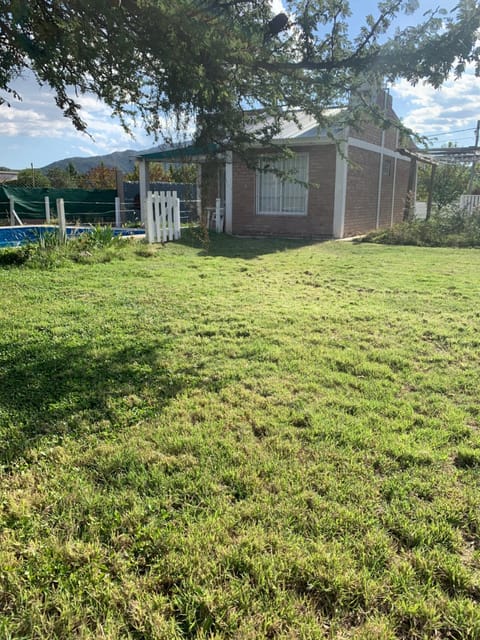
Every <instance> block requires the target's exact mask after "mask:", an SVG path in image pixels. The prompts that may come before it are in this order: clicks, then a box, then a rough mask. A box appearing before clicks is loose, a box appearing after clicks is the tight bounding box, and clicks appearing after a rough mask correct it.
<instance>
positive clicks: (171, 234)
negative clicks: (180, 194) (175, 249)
mask: <svg viewBox="0 0 480 640" xmlns="http://www.w3.org/2000/svg"><path fill="white" fill-rule="evenodd" d="M145 211H146V216H145V238H146V240H147V242H150V243H152V242H167V241H172V240H179V238H180V199H179V198H177V192H176V191H154V192H153V193H152V192H151V191H148V193H147V198H146V207H145Z"/></svg>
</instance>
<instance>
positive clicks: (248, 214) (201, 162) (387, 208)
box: [138, 91, 411, 238]
mask: <svg viewBox="0 0 480 640" xmlns="http://www.w3.org/2000/svg"><path fill="white" fill-rule="evenodd" d="M375 99H376V100H377V101H378V103H379V104H380V102H381V103H382V105H384V106H385V110H386V115H387V117H389V118H390V119H392V120H393V121H395V119H396V118H397V116H396V115H395V113H394V111H393V109H392V100H391V97H390V96H389V95H388V94H386V93H385V92H384V91H381V92H379V93H378V94H377V95H376V96H375ZM341 115H342V111H340V110H337V111H336V112H334V113H332V117H331V122H332V126H331V132H332V131H333V133H334V134H335V137H336V139H340V140H342V141H343V142H342V147H341V152H340V150H339V149H337V146H336V145H335V144H334V143H333V142H332V139H331V137H329V136H328V133H329V132H328V131H327V130H325V129H323V130H320V129H319V127H318V125H317V123H316V122H315V121H314V120H313V119H312V118H311V117H310V116H307V115H305V114H303V115H302V114H298V120H299V123H298V124H295V123H293V122H286V123H285V126H284V128H283V129H282V131H281V132H280V134H279V136H278V138H276V140H277V141H278V142H279V143H280V142H281V143H283V144H286V145H287V146H288V147H289V148H290V149H291V150H292V152H293V155H292V157H290V158H286V159H285V158H282V159H279V160H278V161H275V163H274V164H275V165H276V168H277V169H280V170H283V171H288V172H293V173H295V175H296V176H297V178H298V180H299V181H302V182H304V183H309V186H308V187H306V186H304V185H303V184H301V183H300V182H293V181H282V180H281V179H280V178H279V177H278V175H276V174H274V173H269V172H265V171H261V170H255V169H251V168H248V167H247V166H246V165H245V164H244V163H243V162H242V161H241V160H240V159H239V158H238V157H236V156H235V155H232V154H231V153H227V154H224V155H222V156H219V157H218V158H217V160H215V161H211V160H210V161H208V162H206V161H205V160H206V158H204V157H203V156H202V155H201V152H200V150H197V149H195V148H194V147H184V148H183V149H171V150H167V151H162V152H160V153H156V154H155V153H154V154H144V155H141V156H139V157H138V159H139V161H140V173H141V174H143V176H144V180H143V181H144V183H146V167H147V166H148V162H149V161H175V160H177V161H178V160H179V159H180V158H182V160H183V161H190V162H192V161H193V162H198V166H199V174H198V175H199V177H198V187H199V188H200V191H201V202H202V207H203V209H204V210H205V209H207V210H208V209H210V210H211V209H212V208H213V207H214V206H215V200H216V199H217V198H219V199H220V203H221V207H222V210H223V211H224V214H225V222H224V229H225V231H226V232H227V233H231V234H234V235H247V236H265V235H269V236H285V237H312V238H344V237H350V236H355V235H360V234H363V233H367V232H368V231H371V230H373V229H378V228H381V227H389V226H391V225H392V224H394V223H396V222H400V221H401V220H402V218H403V212H404V208H405V200H406V196H407V192H408V184H409V174H410V164H411V161H410V158H408V157H406V156H404V155H402V154H400V153H399V152H398V151H397V149H398V147H399V139H398V136H399V132H398V130H397V129H396V128H395V127H393V126H392V127H391V128H389V129H387V130H382V129H381V128H380V127H379V126H376V125H374V124H372V123H369V122H366V123H365V124H363V125H362V126H361V127H358V128H356V129H355V130H354V129H353V128H351V127H350V128H349V127H344V126H342V124H341ZM259 155H260V156H261V155H262V151H261V149H259ZM261 162H262V160H261V158H260V160H259V165H261ZM142 165H143V166H142ZM269 166H272V163H271V162H270V165H269ZM141 182H142V180H141ZM144 193H146V187H145V186H144ZM141 195H142V193H141ZM197 197H198V196H197Z"/></svg>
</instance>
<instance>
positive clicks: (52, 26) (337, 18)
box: [0, 0, 480, 150]
mask: <svg viewBox="0 0 480 640" xmlns="http://www.w3.org/2000/svg"><path fill="white" fill-rule="evenodd" d="M284 5H285V10H286V14H287V17H288V25H287V26H286V28H284V29H283V30H281V31H280V32H279V33H278V34H276V35H275V34H272V32H271V29H272V26H271V25H272V23H270V26H269V22H270V21H271V20H272V18H273V14H272V11H271V5H270V3H269V1H268V0H218V1H215V0H115V2H112V1H111V0H95V1H94V2H93V1H91V2H89V1H85V0H63V1H62V2H57V1H56V0H30V1H29V2H23V1H22V0H0V52H1V59H0V91H1V92H3V94H2V93H0V104H1V103H4V104H5V103H8V102H9V100H10V99H11V98H12V97H14V98H15V97H17V96H16V95H14V92H13V90H12V81H14V79H15V78H16V76H17V75H18V74H19V73H21V72H22V70H23V69H25V68H29V69H31V70H32V71H33V73H34V74H35V76H36V78H37V80H38V81H39V82H41V83H45V84H47V85H49V86H51V87H52V88H53V90H54V92H55V99H56V102H57V104H58V106H59V107H60V108H61V109H62V110H63V112H64V114H65V116H67V117H69V118H70V119H71V120H72V122H73V124H74V125H75V127H76V128H77V129H80V130H85V129H86V124H85V122H84V121H83V120H82V117H81V110H80V108H79V104H78V102H77V100H76V98H75V92H76V93H77V95H78V94H79V93H80V94H81V93H85V92H91V93H93V94H95V95H96V96H98V97H99V98H100V99H102V100H104V101H105V102H106V103H107V104H108V105H109V106H110V107H111V108H112V112H113V113H114V114H116V115H117V116H120V118H121V119H122V122H123V124H124V126H125V127H126V128H127V129H128V126H129V124H128V123H129V122H130V118H131V117H132V116H134V117H136V118H137V120H138V119H139V120H141V121H142V122H143V124H144V126H145V128H146V130H147V131H148V132H150V133H152V132H153V133H155V134H159V135H162V133H164V131H165V117H167V118H170V119H171V118H172V117H174V119H175V122H176V124H177V126H178V128H179V129H182V128H186V127H192V126H194V127H195V131H196V138H197V140H196V141H197V143H203V144H205V143H211V142H216V143H219V144H221V145H222V146H224V147H226V148H234V149H237V150H245V149H247V148H248V147H249V146H251V145H252V143H255V142H260V143H262V144H268V142H269V141H271V139H272V138H273V137H274V136H275V135H276V134H277V133H278V131H279V128H280V124H281V121H282V120H283V119H284V118H285V117H288V118H295V113H294V112H295V110H297V109H302V110H303V111H305V112H307V113H309V114H311V115H313V116H315V117H316V118H317V120H318V122H319V124H320V125H321V126H325V125H326V124H327V116H326V113H325V109H326V107H331V106H332V105H341V104H345V101H346V100H347V99H349V100H350V102H349V110H348V116H347V119H348V120H349V121H350V122H351V123H355V122H358V120H359V117H360V114H361V112H364V111H365V110H366V109H367V110H370V112H371V115H373V116H375V117H378V118H384V114H383V113H382V110H381V109H380V108H378V107H376V106H372V105H371V104H368V101H367V100H365V97H364V94H363V93H362V89H364V87H365V81H366V79H367V81H368V82H369V83H370V84H372V83H374V82H376V81H383V80H384V79H385V78H386V79H387V80H390V81H394V80H395V79H398V78H406V79H407V80H408V81H409V82H412V83H417V82H419V81H426V82H428V83H430V84H431V85H433V86H435V87H438V86H440V85H441V84H442V82H443V81H444V80H445V78H446V77H447V75H448V74H450V73H451V72H453V73H454V74H456V75H457V76H459V75H461V74H462V73H463V72H464V71H465V68H466V65H467V64H469V63H472V62H474V63H475V64H477V65H478V62H479V47H478V46H477V43H476V38H477V30H478V28H479V24H480V9H479V6H478V4H477V2H474V1H473V0H460V2H459V4H458V6H457V8H456V10H455V11H454V13H453V14H447V13H445V12H442V11H440V10H437V11H435V12H429V13H427V14H425V15H424V17H423V18H424V19H423V22H422V23H421V24H418V25H417V26H415V27H408V28H406V29H403V30H396V31H393V33H392V29H393V28H394V24H395V18H396V17H398V15H399V13H401V12H407V13H408V12H411V11H413V10H414V9H415V8H417V6H418V3H417V2H415V0H384V1H381V2H379V4H378V12H377V15H376V16H373V15H370V16H366V18H365V20H364V26H363V27H362V28H361V29H360V30H359V31H358V32H357V33H351V32H350V28H349V16H350V8H349V3H348V2H347V1H346V0H285V1H284ZM283 22H285V20H283ZM283 26H284V27H285V25H283ZM72 88H73V91H72ZM72 96H73V97H72ZM252 108H255V109H257V110H256V111H255V112H253V113H252V112H251V111H249V113H248V114H247V113H246V112H247V110H250V109H252ZM286 114H288V115H286ZM347 123H348V122H347ZM384 124H388V122H384Z"/></svg>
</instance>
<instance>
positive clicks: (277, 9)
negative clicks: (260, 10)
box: [271, 0, 285, 15]
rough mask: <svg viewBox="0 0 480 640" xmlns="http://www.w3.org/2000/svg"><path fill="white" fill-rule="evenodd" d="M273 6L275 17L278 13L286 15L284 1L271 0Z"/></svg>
mask: <svg viewBox="0 0 480 640" xmlns="http://www.w3.org/2000/svg"><path fill="white" fill-rule="evenodd" d="M271 5H272V11H273V13H274V14H275V15H277V13H284V11H285V7H284V6H283V2H282V0H271Z"/></svg>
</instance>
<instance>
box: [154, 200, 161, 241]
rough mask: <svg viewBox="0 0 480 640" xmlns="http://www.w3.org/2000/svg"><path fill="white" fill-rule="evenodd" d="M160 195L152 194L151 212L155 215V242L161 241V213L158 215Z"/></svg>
mask: <svg viewBox="0 0 480 640" xmlns="http://www.w3.org/2000/svg"><path fill="white" fill-rule="evenodd" d="M160 195H161V194H159V193H158V191H155V193H154V194H153V211H154V214H155V221H154V222H155V224H154V227H155V242H161V241H162V228H161V213H160Z"/></svg>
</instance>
